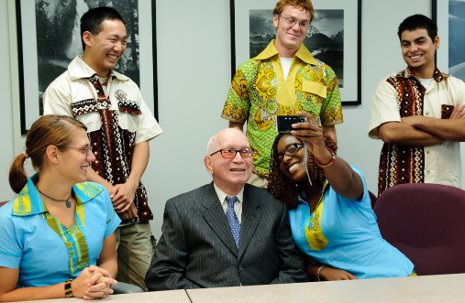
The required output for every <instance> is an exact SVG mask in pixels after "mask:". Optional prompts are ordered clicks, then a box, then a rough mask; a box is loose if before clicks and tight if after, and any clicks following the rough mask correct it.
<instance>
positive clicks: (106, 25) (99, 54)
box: [83, 19, 127, 77]
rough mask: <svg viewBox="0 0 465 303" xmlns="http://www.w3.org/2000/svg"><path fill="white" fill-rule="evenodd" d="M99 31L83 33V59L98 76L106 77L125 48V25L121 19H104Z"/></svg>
mask: <svg viewBox="0 0 465 303" xmlns="http://www.w3.org/2000/svg"><path fill="white" fill-rule="evenodd" d="M100 29H101V31H100V32H99V33H98V34H96V35H94V34H92V33H91V32H88V31H86V32H84V33H83V41H84V43H85V44H86V48H85V51H84V56H83V60H84V61H85V62H86V63H87V64H88V65H89V66H90V67H91V68H92V69H93V70H94V71H95V72H96V73H97V74H98V75H99V76H100V77H107V76H108V74H109V72H110V71H111V70H112V69H114V68H115V66H116V64H117V63H118V60H119V59H120V58H121V56H122V55H123V53H124V51H125V50H126V38H127V34H126V26H125V25H124V23H123V22H121V20H118V19H114V20H104V21H103V22H102V23H101V24H100Z"/></svg>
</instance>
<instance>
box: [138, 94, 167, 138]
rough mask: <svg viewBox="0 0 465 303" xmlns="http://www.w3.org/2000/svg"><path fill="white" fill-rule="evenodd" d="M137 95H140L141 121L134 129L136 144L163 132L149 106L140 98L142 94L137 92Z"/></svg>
mask: <svg viewBox="0 0 465 303" xmlns="http://www.w3.org/2000/svg"><path fill="white" fill-rule="evenodd" d="M139 96H140V109H141V112H142V122H141V124H140V128H139V129H138V130H137V131H136V141H135V143H136V144H138V143H141V142H144V141H149V140H151V139H153V138H155V137H157V136H158V135H161V134H162V133H163V129H162V128H161V126H160V125H159V124H158V122H157V120H156V119H155V117H154V115H153V113H152V112H151V110H150V108H149V107H148V106H147V104H146V103H145V101H144V100H143V99H142V96H141V95H140V93H139Z"/></svg>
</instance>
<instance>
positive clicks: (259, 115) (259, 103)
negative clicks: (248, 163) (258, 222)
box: [221, 40, 343, 177]
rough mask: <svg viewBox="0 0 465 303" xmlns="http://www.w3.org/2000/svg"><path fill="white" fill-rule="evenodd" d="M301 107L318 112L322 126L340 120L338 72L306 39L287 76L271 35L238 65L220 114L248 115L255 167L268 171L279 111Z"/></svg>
mask: <svg viewBox="0 0 465 303" xmlns="http://www.w3.org/2000/svg"><path fill="white" fill-rule="evenodd" d="M299 111H302V112H308V113H309V114H311V115H313V116H314V117H319V118H320V121H321V124H322V126H333V125H336V124H339V123H342V121H343V118H342V107H341V98H340V93H339V87H338V81H337V77H336V74H335V73H334V71H333V70H332V69H331V68H330V67H329V66H328V65H327V64H325V63H324V62H321V61H319V60H317V59H315V58H313V56H312V55H311V53H310V51H309V50H308V49H307V48H306V47H305V46H304V45H302V46H301V47H300V48H299V50H298V51H297V52H296V54H295V56H294V60H293V61H292V64H291V68H290V70H289V74H288V77H287V79H284V76H283V70H282V66H281V61H280V59H279V54H278V51H277V50H276V48H275V46H274V40H273V41H271V42H270V44H268V46H267V47H266V48H265V50H263V52H261V53H260V54H259V55H258V56H256V57H255V58H252V59H250V60H248V61H246V62H245V63H243V64H241V65H240V66H239V68H238V70H237V72H236V74H235V76H234V78H233V80H232V84H231V89H230V90H229V93H228V96H227V99H226V102H225V104H224V108H223V112H222V114H221V116H222V117H223V118H224V119H227V120H229V121H231V122H237V123H245V121H247V137H248V139H249V142H250V146H251V147H252V148H253V150H254V151H255V154H254V172H255V173H256V174H258V175H260V176H263V177H268V174H269V166H270V156H271V146H272V144H273V141H274V139H275V137H276V136H277V134H278V132H277V130H276V116H277V115H295V114H296V113H297V112H299Z"/></svg>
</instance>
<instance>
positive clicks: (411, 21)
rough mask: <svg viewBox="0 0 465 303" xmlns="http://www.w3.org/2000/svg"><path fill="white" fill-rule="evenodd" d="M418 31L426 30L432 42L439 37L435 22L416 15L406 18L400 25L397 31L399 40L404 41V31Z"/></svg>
mask: <svg viewBox="0 0 465 303" xmlns="http://www.w3.org/2000/svg"><path fill="white" fill-rule="evenodd" d="M416 29H426V31H427V32H428V36H430V38H431V40H433V41H434V39H435V38H436V36H437V35H438V27H437V25H436V23H434V22H433V20H431V19H430V18H428V17H426V16H424V15H419V14H416V15H412V16H409V17H407V18H405V19H404V21H402V23H401V24H400V25H399V28H398V30H397V35H398V36H399V40H400V41H402V33H403V32H404V31H406V30H408V31H413V30H416Z"/></svg>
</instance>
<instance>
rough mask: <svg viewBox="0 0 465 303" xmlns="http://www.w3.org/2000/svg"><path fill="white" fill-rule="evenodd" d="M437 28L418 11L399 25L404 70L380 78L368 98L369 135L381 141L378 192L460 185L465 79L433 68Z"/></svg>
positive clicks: (464, 121) (464, 120)
mask: <svg viewBox="0 0 465 303" xmlns="http://www.w3.org/2000/svg"><path fill="white" fill-rule="evenodd" d="M437 31H438V30H437V26H436V24H434V22H433V21H432V20H431V19H430V18H428V17H426V16H423V15H413V16H410V17H408V18H406V19H405V20H404V21H403V22H402V23H401V24H400V26H399V29H398V33H397V34H398V36H399V40H400V46H401V50H402V56H403V58H404V61H405V63H406V64H407V68H406V69H405V70H403V71H401V72H399V73H396V74H392V75H390V76H388V77H387V78H386V79H384V80H382V81H381V82H380V83H379V85H378V87H377V88H376V91H375V94H374V96H373V102H372V108H371V121H370V126H369V136H370V137H371V138H375V139H381V140H383V141H384V144H383V148H382V151H381V157H380V164H379V178H378V195H381V194H382V192H383V191H384V190H386V189H387V188H389V187H391V186H394V185H396V184H401V183H439V184H445V185H451V186H456V187H460V185H461V179H460V178H461V172H462V165H461V160H460V142H462V141H465V83H464V82H463V81H462V80H460V79H457V78H455V77H452V76H450V75H448V74H444V73H441V72H440V71H439V70H438V68H437V67H436V64H435V60H434V55H435V54H436V50H437V49H438V48H439V37H438V35H437Z"/></svg>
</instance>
